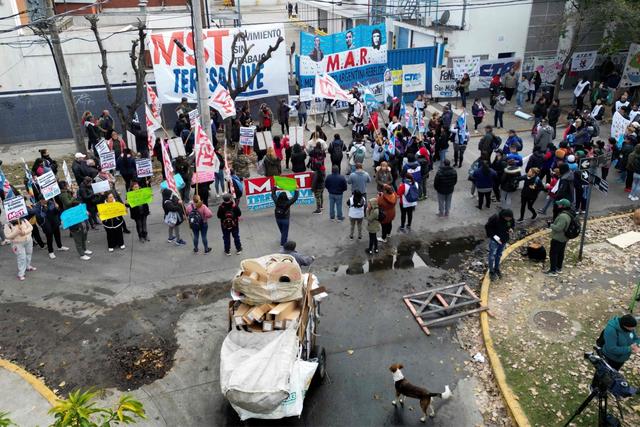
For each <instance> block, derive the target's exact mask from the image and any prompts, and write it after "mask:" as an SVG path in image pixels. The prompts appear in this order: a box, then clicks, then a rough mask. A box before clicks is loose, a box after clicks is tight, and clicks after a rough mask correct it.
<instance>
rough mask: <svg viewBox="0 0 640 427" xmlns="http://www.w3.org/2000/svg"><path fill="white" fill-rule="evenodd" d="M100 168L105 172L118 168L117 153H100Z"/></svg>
mask: <svg viewBox="0 0 640 427" xmlns="http://www.w3.org/2000/svg"><path fill="white" fill-rule="evenodd" d="M100 168H101V169H102V170H104V171H108V170H112V169H115V168H116V153H115V152H113V151H107V152H106V153H100Z"/></svg>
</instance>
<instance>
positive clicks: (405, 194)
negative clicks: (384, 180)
mask: <svg viewBox="0 0 640 427" xmlns="http://www.w3.org/2000/svg"><path fill="white" fill-rule="evenodd" d="M398 196H399V197H400V228H399V229H398V231H399V232H401V233H404V232H405V231H411V222H412V221H413V211H414V210H415V209H416V206H417V205H418V198H419V197H420V189H419V187H418V183H417V182H416V181H415V179H414V177H413V175H412V174H410V173H408V174H406V175H405V178H404V180H403V181H402V184H400V186H398ZM405 224H406V227H405Z"/></svg>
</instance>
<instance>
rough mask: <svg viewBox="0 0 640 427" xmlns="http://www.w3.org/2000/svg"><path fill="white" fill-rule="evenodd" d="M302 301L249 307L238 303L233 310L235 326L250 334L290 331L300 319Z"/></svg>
mask: <svg viewBox="0 0 640 427" xmlns="http://www.w3.org/2000/svg"><path fill="white" fill-rule="evenodd" d="M300 312H301V307H300V301H287V302H282V303H279V304H277V303H268V304H261V305H254V306H251V305H248V304H245V303H237V304H236V306H235V307H234V310H233V315H232V317H233V324H234V326H235V327H236V328H237V329H245V330H247V331H250V332H263V331H264V332H268V331H273V330H278V329H288V328H289V327H291V326H293V325H294V324H295V322H296V321H297V320H298V319H299V318H300Z"/></svg>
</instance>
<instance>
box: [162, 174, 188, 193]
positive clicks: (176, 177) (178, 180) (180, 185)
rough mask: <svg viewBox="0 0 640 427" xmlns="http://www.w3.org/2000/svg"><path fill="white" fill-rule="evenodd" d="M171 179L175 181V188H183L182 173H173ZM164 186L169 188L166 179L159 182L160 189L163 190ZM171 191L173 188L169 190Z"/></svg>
mask: <svg viewBox="0 0 640 427" xmlns="http://www.w3.org/2000/svg"><path fill="white" fill-rule="evenodd" d="M173 180H174V182H175V185H176V190H181V189H183V188H184V179H182V175H180V174H179V173H177V174H175V175H173ZM165 188H169V187H168V186H167V181H162V182H161V183H160V189H161V190H164V189H165ZM171 191H173V190H171Z"/></svg>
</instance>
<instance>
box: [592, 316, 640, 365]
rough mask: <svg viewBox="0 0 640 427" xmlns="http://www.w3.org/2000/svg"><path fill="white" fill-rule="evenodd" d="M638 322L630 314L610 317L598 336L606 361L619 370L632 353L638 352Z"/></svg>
mask: <svg viewBox="0 0 640 427" xmlns="http://www.w3.org/2000/svg"><path fill="white" fill-rule="evenodd" d="M636 326H638V322H637V320H636V318H635V317H634V316H633V315H632V314H625V315H624V316H615V317H612V318H611V319H610V320H609V321H608V322H607V326H606V327H605V328H604V331H602V334H601V336H600V338H598V342H597V344H598V346H599V347H601V348H602V355H603V356H604V359H605V360H606V362H607V363H608V364H609V366H611V367H612V368H613V369H615V370H616V371H619V370H620V368H622V365H624V362H626V361H627V360H629V358H630V357H631V354H632V353H636V354H637V353H640V346H639V344H640V338H639V337H638V335H637V334H636Z"/></svg>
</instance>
